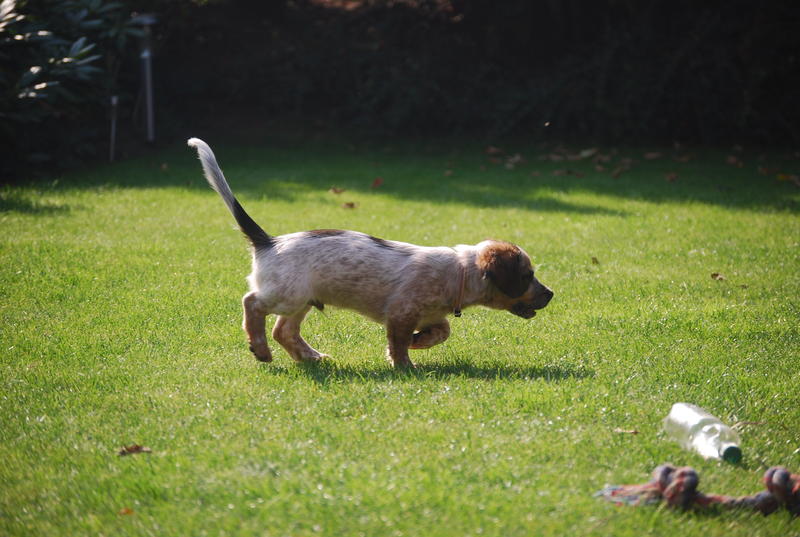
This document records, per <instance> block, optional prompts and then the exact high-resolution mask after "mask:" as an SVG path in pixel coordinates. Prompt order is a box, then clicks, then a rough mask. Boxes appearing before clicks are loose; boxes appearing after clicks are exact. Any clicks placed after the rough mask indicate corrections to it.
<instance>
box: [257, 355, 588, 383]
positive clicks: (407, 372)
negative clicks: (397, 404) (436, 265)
mask: <svg viewBox="0 0 800 537" xmlns="http://www.w3.org/2000/svg"><path fill="white" fill-rule="evenodd" d="M260 370H261V371H262V372H263V373H266V374H271V375H300V376H303V377H305V378H308V379H310V380H313V381H314V382H316V383H318V384H320V385H327V384H330V383H335V382H343V381H344V382H388V381H391V382H397V381H409V382H411V381H415V380H419V379H436V380H446V379H449V378H456V377H461V378H471V379H477V380H485V381H495V380H546V381H548V382H558V381H563V380H568V379H582V378H591V377H594V376H595V372H594V371H593V370H591V369H586V368H583V367H562V366H554V365H521V364H479V363H474V362H469V361H459V362H448V363H431V364H426V363H418V364H417V367H416V368H414V369H394V368H392V367H391V365H389V364H384V363H380V364H375V363H374V362H365V363H364V364H363V365H361V364H339V363H336V362H335V361H332V360H323V361H320V362H313V363H303V364H287V365H286V366H283V365H277V364H263V365H262V366H261V367H260Z"/></svg>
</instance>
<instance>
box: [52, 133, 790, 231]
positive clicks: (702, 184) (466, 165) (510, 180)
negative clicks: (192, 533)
mask: <svg viewBox="0 0 800 537" xmlns="http://www.w3.org/2000/svg"><path fill="white" fill-rule="evenodd" d="M208 141H209V142H210V143H211V144H212V147H213V148H214V150H215V151H216V154H217V158H218V159H219V163H220V165H221V167H222V168H223V169H224V170H225V174H226V176H227V178H228V181H229V182H230V184H231V188H232V190H233V192H234V193H235V194H236V195H237V196H238V197H240V199H241V201H242V204H243V205H244V206H245V208H248V204H251V203H252V202H253V200H260V201H266V202H269V201H270V200H281V201H293V200H296V199H298V198H300V197H306V196H308V195H309V194H319V195H320V196H322V199H324V200H329V201H330V203H331V204H336V205H340V204H341V203H342V202H346V201H348V200H347V199H345V198H347V196H349V195H350V194H351V193H358V194H361V195H364V194H380V195H383V196H390V197H394V198H397V199H401V200H421V201H425V202H431V203H442V204H448V203H460V204H466V205H472V206H476V207H508V208H519V209H523V210H529V211H539V212H565V213H576V214H586V215H595V214H596V215H608V216H619V217H625V216H627V213H626V212H624V211H620V210H615V209H611V208H609V207H607V206H604V205H599V204H591V203H581V202H579V201H575V200H569V201H567V200H566V199H565V197H566V196H570V195H573V194H575V193H590V194H599V195H607V196H610V197H615V198H627V199H633V200H642V201H648V202H692V203H695V202H700V203H707V204H714V205H721V206H727V207H733V208H753V209H759V210H761V209H771V210H785V211H791V212H800V199H799V198H800V196H798V190H797V187H796V186H794V185H793V184H790V183H789V182H783V183H781V182H779V181H777V180H776V179H775V177H774V174H773V175H764V174H762V173H761V171H759V170H763V169H765V166H767V164H769V165H770V166H771V167H774V168H775V169H780V170H784V171H787V172H792V171H793V170H795V169H796V168H797V167H798V166H800V164H799V163H798V161H797V160H791V161H790V160H786V157H781V156H778V155H777V154H776V155H774V156H773V157H771V158H769V157H765V156H762V155H758V156H756V155H751V156H749V157H748V156H742V160H743V161H746V164H747V165H746V166H743V167H742V168H737V167H735V166H731V165H728V164H726V163H725V152H721V151H711V150H707V151H700V152H697V154H694V155H693V157H692V159H691V160H689V161H687V162H676V161H674V160H672V159H671V158H670V157H669V155H668V154H667V153H668V152H665V156H664V157H663V158H661V159H659V160H652V161H650V160H645V159H643V158H642V156H641V151H637V150H635V149H630V150H627V151H623V150H620V151H619V154H618V156H617V157H615V158H616V159H620V158H622V157H624V156H626V155H627V156H629V157H634V164H632V165H631V168H630V169H629V170H627V171H625V172H624V173H622V174H618V175H617V176H616V177H614V174H613V173H612V171H610V170H611V169H612V168H613V166H612V164H614V163H613V162H612V163H609V164H608V165H607V166H606V167H607V168H608V169H607V170H605V171H604V172H598V171H597V170H596V168H595V165H594V164H592V162H591V161H589V160H586V161H579V162H566V163H565V162H550V161H547V160H545V161H541V160H538V156H537V154H538V153H541V152H546V151H545V150H543V149H541V148H532V147H528V148H527V149H520V152H521V153H523V154H524V156H526V157H527V158H528V161H527V162H526V163H524V164H520V165H518V166H516V167H515V168H514V169H511V170H509V169H506V168H505V167H504V166H503V165H502V163H501V164H496V163H495V164H492V163H490V162H489V161H487V157H486V155H484V154H483V150H482V148H480V147H478V146H475V144H469V143H463V144H456V143H451V144H450V146H449V147H446V146H443V147H440V148H437V149H433V150H431V149H425V148H423V146H421V145H420V144H416V145H415V144H413V143H405V144H398V145H397V146H394V147H390V146H386V147H382V146H380V145H377V144H374V143H372V144H370V143H367V144H362V145H361V146H359V147H355V146H353V145H352V144H348V143H347V142H345V141H341V140H339V141H329V142H326V143H323V142H320V141H316V142H311V143H297V142H291V143H289V142H285V141H280V140H263V141H260V145H258V146H255V145H253V142H252V141H250V142H248V143H247V144H241V145H233V144H230V143H224V142H223V143H217V142H216V141H215V140H214V139H212V138H209V140H208ZM418 146H419V147H418ZM453 147H455V148H456V149H453ZM770 169H771V168H770ZM77 177H78V176H77V175H76V176H75V177H66V178H64V180H63V181H61V182H60V183H59V186H58V187H57V188H65V189H70V188H72V189H74V188H81V189H86V188H97V187H108V186H111V187H122V188H161V187H178V188H186V189H191V190H202V191H208V193H209V195H212V193H211V191H210V189H209V188H208V185H207V184H206V183H205V181H204V180H203V176H202V172H201V169H200V165H199V162H198V161H197V157H196V155H195V153H194V151H193V150H192V149H191V148H189V147H186V146H185V145H183V144H180V145H178V144H176V145H175V146H174V147H173V148H170V149H167V150H164V151H161V152H159V153H158V154H152V155H150V156H147V157H141V158H138V159H135V160H130V161H126V162H120V163H116V164H106V165H102V166H97V167H95V168H93V169H92V170H90V171H89V172H88V173H86V172H84V173H81V174H80V176H79V177H80V179H77ZM378 177H380V178H381V184H380V186H379V187H377V188H373V181H374V180H375V179H377V178H378ZM334 186H335V187H338V188H342V189H344V192H345V193H343V194H341V195H339V196H337V195H334V194H330V193H329V192H328V190H329V189H330V188H331V187H334ZM365 207H366V204H365ZM253 212H254V213H255V214H253V217H254V218H255V219H256V221H258V216H259V215H258V211H257V210H254V211H253Z"/></svg>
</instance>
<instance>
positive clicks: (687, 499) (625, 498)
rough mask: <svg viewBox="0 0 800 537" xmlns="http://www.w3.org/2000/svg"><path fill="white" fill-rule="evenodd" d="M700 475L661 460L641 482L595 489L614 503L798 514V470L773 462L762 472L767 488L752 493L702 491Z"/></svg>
mask: <svg viewBox="0 0 800 537" xmlns="http://www.w3.org/2000/svg"><path fill="white" fill-rule="evenodd" d="M699 483H700V477H699V476H698V475H697V472H696V471H695V469H694V468H690V467H688V466H684V467H682V468H676V467H675V466H672V465H671V464H662V465H661V466H658V467H656V469H655V470H654V471H653V478H652V479H651V480H650V481H648V482H647V483H643V484H641V485H613V486H608V487H606V488H604V489H603V490H601V491H599V492H598V493H597V494H596V495H595V496H601V497H603V498H605V499H606V500H608V501H610V502H613V503H616V504H618V505H648V504H656V503H661V502H664V503H665V504H666V505H667V506H669V507H673V508H677V509H684V510H685V509H692V508H700V509H704V508H711V507H715V506H719V507H723V508H731V509H749V510H753V511H758V512H760V513H762V514H764V515H768V514H770V513H774V512H775V511H777V510H778V509H780V508H781V507H783V508H785V509H786V510H787V511H789V513H791V514H792V515H793V516H800V474H792V473H790V472H789V470H787V469H786V468H783V467H781V466H773V467H772V468H770V469H769V470H767V471H766V472H765V473H764V485H765V486H766V488H767V490H765V491H762V492H759V493H757V494H753V495H752V496H725V495H723V494H704V493H702V492H700V491H698V490H697V485H698V484H699Z"/></svg>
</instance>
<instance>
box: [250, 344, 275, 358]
mask: <svg viewBox="0 0 800 537" xmlns="http://www.w3.org/2000/svg"><path fill="white" fill-rule="evenodd" d="M250 352H252V353H253V356H255V357H256V360H258V361H259V362H271V361H272V353H271V352H270V350H269V349H267V352H266V354H265V353H264V352H263V350H262V351H261V352H258V351H256V349H255V348H254V347H253V346H252V345H250Z"/></svg>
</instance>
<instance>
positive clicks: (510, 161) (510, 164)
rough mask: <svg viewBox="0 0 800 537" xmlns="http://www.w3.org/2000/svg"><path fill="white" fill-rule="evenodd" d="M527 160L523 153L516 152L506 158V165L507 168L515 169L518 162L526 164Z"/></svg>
mask: <svg viewBox="0 0 800 537" xmlns="http://www.w3.org/2000/svg"><path fill="white" fill-rule="evenodd" d="M525 162H526V160H525V158H524V157H523V156H522V155H520V154H519V153H514V154H513V155H511V156H510V157H508V158H507V159H506V164H505V166H506V169H507V170H513V169H514V167H515V166H516V165H517V164H524V163H525Z"/></svg>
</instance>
